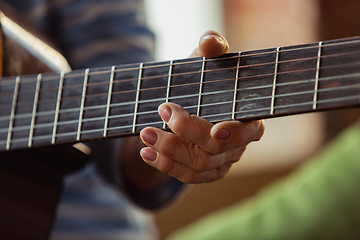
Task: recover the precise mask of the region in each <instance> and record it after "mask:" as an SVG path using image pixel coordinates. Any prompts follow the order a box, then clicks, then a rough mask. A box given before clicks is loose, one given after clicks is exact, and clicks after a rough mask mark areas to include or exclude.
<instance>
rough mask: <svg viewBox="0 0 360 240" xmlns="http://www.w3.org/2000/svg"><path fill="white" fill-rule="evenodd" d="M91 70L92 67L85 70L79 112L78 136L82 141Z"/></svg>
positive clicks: (78, 139) (77, 138)
mask: <svg viewBox="0 0 360 240" xmlns="http://www.w3.org/2000/svg"><path fill="white" fill-rule="evenodd" d="M89 72H90V69H89V68H87V69H86V70H85V75H84V83H83V90H82V94H81V105H80V112H79V124H78V130H77V136H76V140H77V141H80V134H81V126H82V119H83V115H84V106H85V96H86V88H87V83H88V80H89Z"/></svg>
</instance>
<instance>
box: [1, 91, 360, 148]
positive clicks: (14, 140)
mask: <svg viewBox="0 0 360 240" xmlns="http://www.w3.org/2000/svg"><path fill="white" fill-rule="evenodd" d="M354 99H358V96H347V97H340V98H336V99H326V100H320V101H318V102H319V103H329V102H330V103H331V102H339V101H347V100H354ZM229 102H231V101H229ZM304 105H312V101H309V102H302V103H297V104H289V105H284V106H275V108H276V109H281V108H291V107H297V106H304ZM257 111H269V107H265V108H258V109H249V110H245V111H237V112H236V113H237V114H244V113H251V112H257ZM227 114H231V112H229V113H219V114H212V115H207V116H203V118H205V119H206V118H211V117H217V116H224V115H227ZM259 117H263V116H259ZM239 119H241V118H239ZM159 123H162V122H161V121H158V122H153V123H150V124H149V123H141V124H137V125H136V126H137V127H140V126H147V125H155V124H159ZM130 126H131V125H126V126H116V127H111V128H108V130H117V129H123V128H128V127H130ZM100 131H103V129H102V128H100V129H92V130H84V131H82V133H94V132H100ZM75 134H76V132H68V133H60V134H58V136H59V137H63V136H71V135H75ZM125 134H126V133H125ZM49 136H50V135H42V136H36V137H34V139H35V140H39V139H46V138H48V137H49ZM27 140H28V139H27V138H20V139H13V140H12V141H13V142H14V143H19V142H25V141H27ZM5 143H6V141H5V140H3V141H0V144H5Z"/></svg>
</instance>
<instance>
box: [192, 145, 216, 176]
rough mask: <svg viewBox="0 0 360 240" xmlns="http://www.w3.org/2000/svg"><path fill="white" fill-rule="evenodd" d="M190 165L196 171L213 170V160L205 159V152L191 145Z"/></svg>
mask: <svg viewBox="0 0 360 240" xmlns="http://www.w3.org/2000/svg"><path fill="white" fill-rule="evenodd" d="M189 152H190V165H191V167H192V168H193V169H194V170H196V171H206V170H209V169H211V168H212V161H211V159H206V158H204V157H203V150H202V149H201V148H200V147H198V146H197V145H195V144H193V143H192V144H191V145H190V149H189Z"/></svg>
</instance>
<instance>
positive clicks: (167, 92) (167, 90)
mask: <svg viewBox="0 0 360 240" xmlns="http://www.w3.org/2000/svg"><path fill="white" fill-rule="evenodd" d="M172 68H173V60H171V61H170V65H169V73H168V82H167V89H166V100H165V102H166V103H168V102H169V97H170V87H171V74H172ZM163 129H164V130H166V122H165V121H164V123H163Z"/></svg>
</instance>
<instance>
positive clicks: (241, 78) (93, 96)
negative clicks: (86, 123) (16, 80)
mask: <svg viewBox="0 0 360 240" xmlns="http://www.w3.org/2000/svg"><path fill="white" fill-rule="evenodd" d="M358 64H359V62H352V63H348V64H343V65H337V66H336V67H337V68H342V67H349V66H353V65H358ZM332 68H334V67H333V66H326V67H324V66H323V67H320V70H325V69H332ZM315 70H317V68H307V69H301V70H293V71H286V72H281V73H278V75H280V76H281V75H289V74H296V73H305V72H307V71H315ZM273 75H274V74H273V73H268V74H261V75H253V76H245V77H240V78H239V80H246V79H250V78H259V77H267V76H273ZM232 80H234V79H232V78H230V79H220V80H216V79H215V80H212V81H206V82H205V84H211V83H217V82H225V81H232ZM291 83H294V84H297V83H299V84H301V83H302V82H301V80H298V81H293V82H290V83H288V84H291ZM199 84H200V83H199V82H194V83H186V84H178V85H173V86H170V87H171V88H179V87H184V86H190V85H195V86H196V85H199ZM106 85H107V84H106ZM80 86H81V87H82V88H83V85H80ZM277 86H278V85H276V87H277ZM279 86H281V85H279ZM165 88H167V86H161V87H153V88H146V89H141V90H140V91H141V92H144V91H152V90H157V89H165ZM54 89H55V88H54ZM242 90H247V89H246V88H245V89H244V88H243V89H242ZM62 91H64V89H62ZM136 91H137V90H127V91H119V92H113V93H112V95H113V96H115V95H118V94H124V93H131V92H136ZM47 92H50V90H49V89H47ZM27 93H28V94H31V95H32V94H33V91H27ZM12 94H13V93H12ZM21 95H22V96H24V95H26V94H24V92H21ZM107 95H108V91H107V92H106V93H99V94H89V95H87V96H85V98H87V99H91V98H95V97H103V96H107ZM2 97H4V94H3V93H2ZM80 97H81V96H80V95H79V96H72V97H63V98H62V99H61V101H62V102H65V101H70V100H78V99H79V98H80ZM49 101H50V102H53V101H57V99H55V98H53V99H42V100H40V101H39V104H42V103H44V102H46V103H49ZM10 104H11V103H7V104H6V103H5V104H0V108H7V107H10ZM30 104H31V105H32V104H33V101H28V102H19V103H18V105H19V106H24V105H30Z"/></svg>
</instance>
